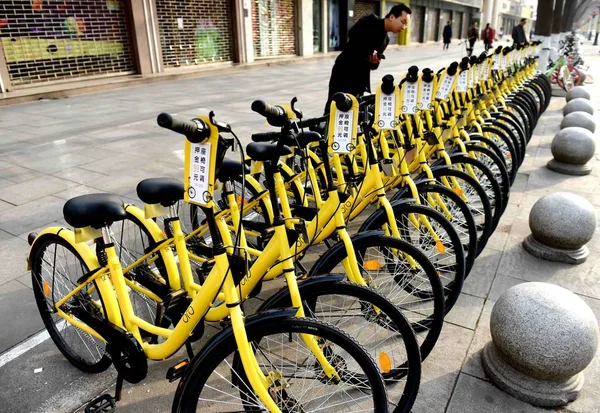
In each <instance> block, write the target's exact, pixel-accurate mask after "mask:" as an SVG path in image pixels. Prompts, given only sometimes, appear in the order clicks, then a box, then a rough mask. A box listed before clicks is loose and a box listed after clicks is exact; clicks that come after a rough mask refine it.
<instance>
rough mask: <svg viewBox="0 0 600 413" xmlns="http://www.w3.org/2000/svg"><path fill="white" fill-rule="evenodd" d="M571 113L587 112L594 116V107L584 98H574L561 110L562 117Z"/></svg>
mask: <svg viewBox="0 0 600 413" xmlns="http://www.w3.org/2000/svg"><path fill="white" fill-rule="evenodd" d="M573 112H587V113H589V114H590V115H593V114H594V107H593V106H592V104H591V103H590V101H589V100H587V99H584V98H576V99H573V100H571V101H569V103H567V104H566V105H565V107H564V108H563V116H567V115H568V114H569V113H573Z"/></svg>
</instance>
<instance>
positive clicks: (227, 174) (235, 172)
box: [217, 158, 250, 182]
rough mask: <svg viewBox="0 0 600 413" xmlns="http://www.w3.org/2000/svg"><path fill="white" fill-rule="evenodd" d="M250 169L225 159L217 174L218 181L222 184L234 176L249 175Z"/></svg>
mask: <svg viewBox="0 0 600 413" xmlns="http://www.w3.org/2000/svg"><path fill="white" fill-rule="evenodd" d="M249 173H250V168H249V167H248V165H244V164H242V163H241V162H240V161H234V160H232V159H227V158H225V159H223V162H221V166H219V171H218V172H217V179H218V180H219V181H221V182H225V181H227V180H229V178H231V177H233V176H241V175H248V174H249Z"/></svg>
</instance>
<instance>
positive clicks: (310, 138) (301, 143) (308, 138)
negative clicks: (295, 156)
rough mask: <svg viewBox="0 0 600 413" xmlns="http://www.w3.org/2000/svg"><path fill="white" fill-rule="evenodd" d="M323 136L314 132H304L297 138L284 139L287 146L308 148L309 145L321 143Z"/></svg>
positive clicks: (297, 135) (287, 137) (288, 137)
mask: <svg viewBox="0 0 600 413" xmlns="http://www.w3.org/2000/svg"><path fill="white" fill-rule="evenodd" d="M320 140H321V134H320V133H318V132H313V131H304V132H300V133H298V134H296V136H286V137H285V138H283V143H284V144H285V145H287V146H292V147H293V146H297V147H299V148H306V147H307V146H308V144H309V143H313V142H319V141H320Z"/></svg>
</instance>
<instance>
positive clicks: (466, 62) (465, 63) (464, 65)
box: [460, 57, 469, 70]
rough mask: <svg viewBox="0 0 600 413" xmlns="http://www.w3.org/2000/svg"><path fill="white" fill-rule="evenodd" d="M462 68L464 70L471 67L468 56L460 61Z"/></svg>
mask: <svg viewBox="0 0 600 413" xmlns="http://www.w3.org/2000/svg"><path fill="white" fill-rule="evenodd" d="M460 68H461V69H462V70H467V69H468V68H469V58H468V57H463V58H462V60H461V61H460Z"/></svg>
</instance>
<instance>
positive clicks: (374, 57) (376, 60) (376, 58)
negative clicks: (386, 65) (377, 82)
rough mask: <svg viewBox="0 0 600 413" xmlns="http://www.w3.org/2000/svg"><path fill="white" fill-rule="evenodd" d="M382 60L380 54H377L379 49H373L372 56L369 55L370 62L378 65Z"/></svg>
mask: <svg viewBox="0 0 600 413" xmlns="http://www.w3.org/2000/svg"><path fill="white" fill-rule="evenodd" d="M380 62H381V57H380V56H379V54H377V51H373V54H372V55H371V56H369V63H372V64H374V65H376V64H378V63H380Z"/></svg>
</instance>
